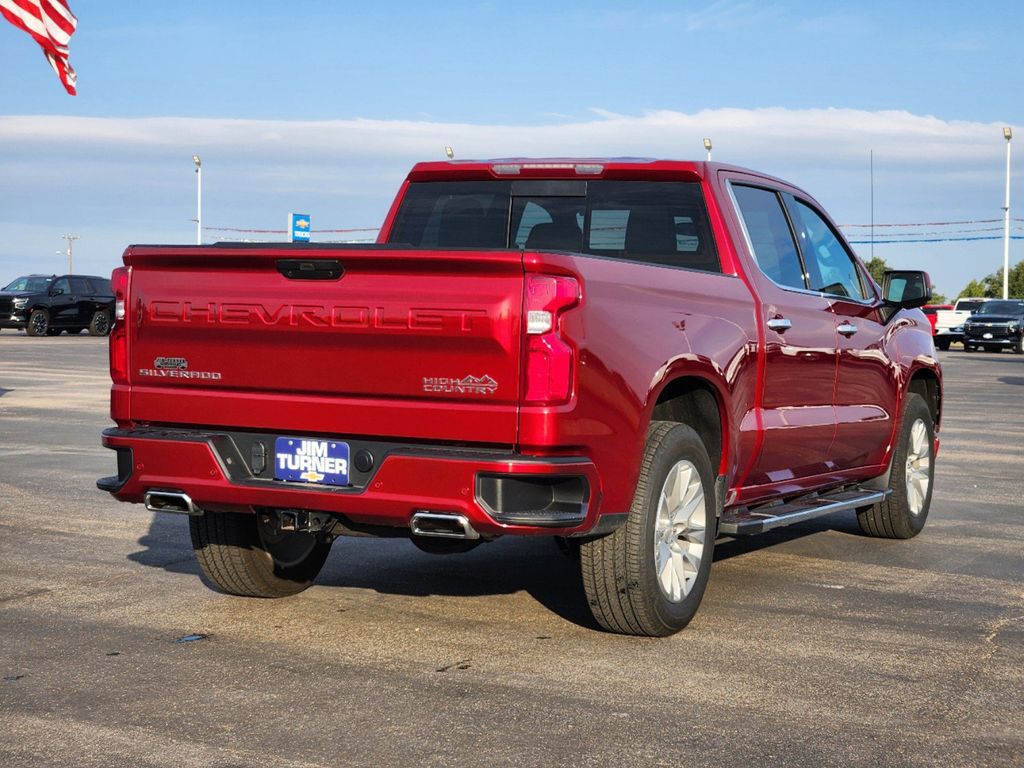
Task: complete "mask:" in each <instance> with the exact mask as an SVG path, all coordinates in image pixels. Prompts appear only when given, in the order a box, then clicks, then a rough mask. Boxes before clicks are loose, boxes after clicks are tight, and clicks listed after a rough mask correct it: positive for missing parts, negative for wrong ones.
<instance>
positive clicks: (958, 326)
mask: <svg viewBox="0 0 1024 768" xmlns="http://www.w3.org/2000/svg"><path fill="white" fill-rule="evenodd" d="M985 301H986V299H983V298H961V299H957V300H956V304H955V305H954V306H953V309H940V310H939V311H938V312H936V313H935V346H936V347H937V348H938V349H941V350H947V349H949V345H950V344H952V343H953V342H954V341H956V342H960V343H963V340H964V323H965V322H967V318H968V317H970V316H971V315H972V314H974V312H975V311H976V310H977V309H978V307H980V306H981V305H982V304H983V303H984V302H985Z"/></svg>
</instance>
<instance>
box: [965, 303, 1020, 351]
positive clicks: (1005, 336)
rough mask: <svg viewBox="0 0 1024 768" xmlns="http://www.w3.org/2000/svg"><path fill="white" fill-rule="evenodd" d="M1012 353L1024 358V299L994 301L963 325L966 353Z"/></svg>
mask: <svg viewBox="0 0 1024 768" xmlns="http://www.w3.org/2000/svg"><path fill="white" fill-rule="evenodd" d="M975 348H977V349H987V350H992V351H995V352H998V351H999V350H1001V349H1012V350H1013V351H1014V352H1016V353H1017V354H1018V355H1021V354H1024V299H991V300H989V301H986V302H985V303H984V304H982V305H981V306H980V307H978V309H976V310H975V311H974V314H972V315H971V316H970V317H968V318H967V322H965V323H964V351H965V352H973V351H974V350H975Z"/></svg>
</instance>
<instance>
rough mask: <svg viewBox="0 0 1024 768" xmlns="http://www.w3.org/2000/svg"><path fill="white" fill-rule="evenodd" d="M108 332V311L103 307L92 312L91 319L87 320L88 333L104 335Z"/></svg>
mask: <svg viewBox="0 0 1024 768" xmlns="http://www.w3.org/2000/svg"><path fill="white" fill-rule="evenodd" d="M108 333H110V313H109V312H107V310H105V309H101V310H99V311H97V312H94V313H93V316H92V320H91V321H89V335H90V336H106V335H107V334H108Z"/></svg>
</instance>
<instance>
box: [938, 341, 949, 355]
mask: <svg viewBox="0 0 1024 768" xmlns="http://www.w3.org/2000/svg"><path fill="white" fill-rule="evenodd" d="M935 346H936V348H937V349H940V350H942V351H943V352H947V351H949V339H942V340H940V341H936V342H935Z"/></svg>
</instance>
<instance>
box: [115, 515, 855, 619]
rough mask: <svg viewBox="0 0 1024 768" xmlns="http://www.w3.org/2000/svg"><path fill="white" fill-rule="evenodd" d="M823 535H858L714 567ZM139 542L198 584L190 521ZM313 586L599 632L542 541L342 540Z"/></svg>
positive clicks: (772, 534) (810, 524)
mask: <svg viewBox="0 0 1024 768" xmlns="http://www.w3.org/2000/svg"><path fill="white" fill-rule="evenodd" d="M826 531H835V532H839V533H844V534H849V535H851V536H856V537H860V536H862V534H861V532H860V529H859V528H858V527H857V521H856V519H855V518H852V517H850V516H849V515H845V514H844V513H836V514H835V515H830V516H826V517H822V518H819V519H816V520H810V521H807V522H805V523H801V524H798V525H795V526H790V527H788V528H780V529H777V530H774V531H769V532H768V533H764V534H761V535H759V536H749V537H744V538H737V539H729V538H722V539H719V540H718V542H717V543H716V546H715V562H724V561H726V560H729V559H731V558H734V557H739V556H742V555H748V554H751V553H755V552H758V551H760V550H764V549H768V548H771V547H775V546H780V545H784V544H787V543H789V542H793V541H796V540H798V539H801V538H803V537H806V536H810V535H813V534H817V533H824V532H826ZM138 543H139V545H140V546H141V547H142V549H141V550H140V551H138V552H133V553H132V554H130V555H128V559H129V560H130V561H132V562H135V563H138V564H140V565H144V566H147V567H150V568H160V569H163V570H165V571H168V572H170V573H187V574H192V575H195V576H197V577H200V578H201V574H200V571H199V566H198V565H197V564H196V561H195V557H194V556H193V554H192V547H191V542H190V539H189V532H188V519H187V518H185V517H183V516H176V515H168V514H154V515H153V517H152V519H151V520H150V526H149V530H148V531H147V533H146V535H144V536H142V537H141V538H140V539H139V541H138ZM204 581H205V580H204ZM316 584H317V585H318V586H320V587H341V588H349V589H367V590H373V591H375V592H378V593H380V594H391V595H403V596H409V597H428V596H442V597H483V596H487V595H508V594H514V593H516V592H526V593H527V594H529V595H530V597H532V598H533V599H534V600H536V601H537V602H538V603H539V604H541V605H542V606H544V607H545V608H546V609H547V610H549V611H551V612H552V613H554V614H556V615H557V616H559V617H561V618H563V619H565V620H566V621H569V622H571V623H573V624H576V625H578V626H581V627H585V628H588V629H594V630H598V629H599V627H598V625H597V623H596V622H595V621H594V619H593V617H592V616H591V614H590V611H589V609H588V608H587V602H586V598H585V596H584V592H583V584H582V581H581V578H580V572H579V561H578V557H576V556H574V555H572V554H568V555H567V554H564V553H561V552H560V551H559V549H558V548H557V547H556V546H555V544H554V543H553V541H552V540H550V539H547V538H530V537H506V538H503V539H498V540H496V541H493V542H489V543H485V544H481V545H480V546H478V547H477V548H476V549H473V550H471V551H470V552H465V553H461V554H454V555H431V554H427V553H425V552H421V551H420V550H419V549H417V548H416V547H415V545H413V544H412V543H411V542H409V541H407V540H405V539H366V538H346V537H342V538H339V539H337V540H336V541H335V542H334V546H333V548H332V551H331V556H330V558H329V559H328V561H327V564H326V565H325V566H324V569H323V571H321V573H320V576H319V577H318V578H317V579H316ZM207 586H209V585H207Z"/></svg>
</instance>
